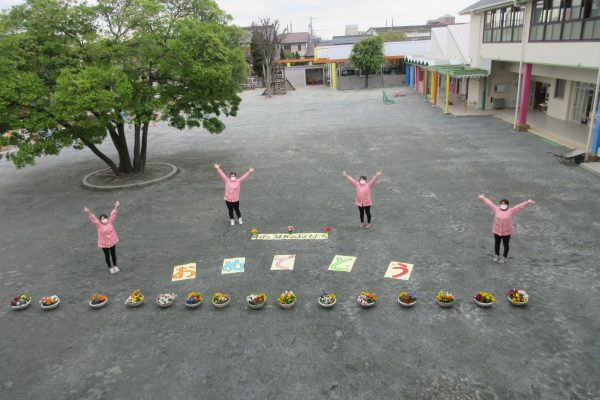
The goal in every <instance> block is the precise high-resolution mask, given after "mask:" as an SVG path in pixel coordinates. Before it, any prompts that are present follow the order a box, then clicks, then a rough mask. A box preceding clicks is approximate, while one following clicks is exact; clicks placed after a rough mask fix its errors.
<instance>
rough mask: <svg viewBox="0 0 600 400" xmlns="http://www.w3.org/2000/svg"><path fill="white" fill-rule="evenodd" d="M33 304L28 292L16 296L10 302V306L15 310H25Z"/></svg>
mask: <svg viewBox="0 0 600 400" xmlns="http://www.w3.org/2000/svg"><path fill="white" fill-rule="evenodd" d="M30 305H31V296H27V295H26V294H22V295H20V296H17V297H15V298H14V299H13V300H12V301H11V302H10V307H11V308H12V309H13V310H23V309H25V308H27V307H29V306H30Z"/></svg>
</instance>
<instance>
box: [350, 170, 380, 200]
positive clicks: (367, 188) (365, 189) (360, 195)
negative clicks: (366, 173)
mask: <svg viewBox="0 0 600 400" xmlns="http://www.w3.org/2000/svg"><path fill="white" fill-rule="evenodd" d="M378 177H379V176H378V175H375V176H374V177H373V178H371V180H370V181H369V182H367V183H366V184H364V185H361V184H360V183H359V182H358V181H357V180H356V179H354V178H353V177H351V176H350V175H346V179H348V182H350V183H351V184H352V186H354V189H355V190H356V198H355V199H354V204H356V205H357V206H359V207H367V206H371V205H373V201H372V200H371V188H372V187H373V186H374V185H375V181H376V180H377V178H378Z"/></svg>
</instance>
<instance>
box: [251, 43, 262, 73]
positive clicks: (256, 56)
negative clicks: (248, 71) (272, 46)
mask: <svg viewBox="0 0 600 400" xmlns="http://www.w3.org/2000/svg"><path fill="white" fill-rule="evenodd" d="M250 55H251V56H252V69H253V70H254V73H255V74H256V75H258V76H260V77H261V78H262V77H263V69H264V68H263V62H262V52H261V51H260V49H259V48H258V44H257V43H256V38H255V37H254V35H252V40H251V41H250Z"/></svg>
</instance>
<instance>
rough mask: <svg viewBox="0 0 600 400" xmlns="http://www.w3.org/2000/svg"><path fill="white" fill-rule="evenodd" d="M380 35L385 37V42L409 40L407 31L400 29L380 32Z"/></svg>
mask: <svg viewBox="0 0 600 400" xmlns="http://www.w3.org/2000/svg"><path fill="white" fill-rule="evenodd" d="M378 36H381V37H382V38H383V41H384V42H403V41H405V40H408V36H406V33H404V32H400V31H389V32H383V33H380V34H379V35H378Z"/></svg>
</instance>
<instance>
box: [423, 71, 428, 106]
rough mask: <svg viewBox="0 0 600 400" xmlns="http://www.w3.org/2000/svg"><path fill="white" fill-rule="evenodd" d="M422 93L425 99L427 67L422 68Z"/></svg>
mask: <svg viewBox="0 0 600 400" xmlns="http://www.w3.org/2000/svg"><path fill="white" fill-rule="evenodd" d="M423 95H424V96H425V99H427V68H423Z"/></svg>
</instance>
